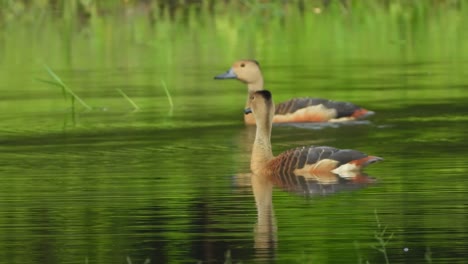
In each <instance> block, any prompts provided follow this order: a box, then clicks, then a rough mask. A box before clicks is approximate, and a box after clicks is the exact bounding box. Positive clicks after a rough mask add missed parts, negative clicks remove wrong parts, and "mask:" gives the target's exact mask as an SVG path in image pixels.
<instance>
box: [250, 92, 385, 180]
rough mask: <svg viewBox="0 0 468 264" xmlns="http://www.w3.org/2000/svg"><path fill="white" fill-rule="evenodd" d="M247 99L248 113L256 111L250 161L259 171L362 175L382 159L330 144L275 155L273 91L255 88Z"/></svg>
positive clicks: (256, 172) (267, 173)
mask: <svg viewBox="0 0 468 264" xmlns="http://www.w3.org/2000/svg"><path fill="white" fill-rule="evenodd" d="M247 103H248V108H246V109H245V114H246V115H247V114H249V113H253V115H254V117H255V120H256V123H257V127H256V134H255V141H254V144H253V148H252V157H251V161H250V168H251V170H252V172H253V173H254V174H256V175H268V176H269V177H271V176H278V175H280V176H281V177H284V176H285V175H293V174H294V175H301V176H304V178H310V177H314V175H317V174H324V173H325V174H326V172H331V173H334V174H337V175H339V176H340V177H343V178H347V177H354V176H355V175H359V172H360V171H361V170H362V169H363V168H364V167H366V166H367V165H369V164H371V163H374V162H377V161H380V160H382V158H380V157H376V156H368V155H367V154H364V153H362V152H359V151H357V150H352V149H343V150H342V149H338V148H334V147H328V146H318V147H315V146H303V147H297V148H294V149H291V150H288V151H285V152H283V153H281V154H280V155H278V156H277V157H274V156H273V152H272V149H271V140H270V138H271V128H272V121H273V116H274V113H275V105H274V103H273V98H272V96H271V93H270V92H269V91H268V90H261V91H257V92H253V93H252V94H251V95H250V97H249V100H248V102H247Z"/></svg>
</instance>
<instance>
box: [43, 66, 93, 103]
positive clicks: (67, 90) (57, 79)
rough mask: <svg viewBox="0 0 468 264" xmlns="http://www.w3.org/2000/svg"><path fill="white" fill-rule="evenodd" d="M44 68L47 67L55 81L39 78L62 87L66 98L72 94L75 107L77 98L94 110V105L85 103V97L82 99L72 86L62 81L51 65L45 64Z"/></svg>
mask: <svg viewBox="0 0 468 264" xmlns="http://www.w3.org/2000/svg"><path fill="white" fill-rule="evenodd" d="M44 68H45V69H46V71H47V73H48V74H49V75H50V76H51V77H52V79H53V81H48V80H44V79H38V80H39V81H41V82H44V83H48V84H52V85H56V86H59V87H60V88H62V94H63V96H64V98H66V96H67V95H69V96H70V98H71V103H72V108H73V109H74V105H75V100H77V101H78V102H79V103H80V104H81V105H82V106H83V107H84V108H86V109H87V110H92V107H91V106H89V105H88V104H87V103H85V101H83V99H81V98H80V97H79V96H78V95H77V94H76V93H75V92H73V90H72V89H71V88H70V87H68V86H67V85H66V84H65V83H64V82H63V81H62V79H61V78H60V77H59V76H58V75H57V74H56V73H55V72H54V71H53V70H52V69H51V68H49V66H47V65H44Z"/></svg>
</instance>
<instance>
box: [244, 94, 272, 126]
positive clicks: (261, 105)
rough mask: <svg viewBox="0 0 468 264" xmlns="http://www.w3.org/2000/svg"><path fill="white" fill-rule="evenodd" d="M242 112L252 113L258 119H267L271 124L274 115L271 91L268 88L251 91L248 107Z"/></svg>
mask: <svg viewBox="0 0 468 264" xmlns="http://www.w3.org/2000/svg"><path fill="white" fill-rule="evenodd" d="M244 113H245V114H246V115H247V114H250V113H252V114H253V115H254V116H255V119H256V120H257V124H258V122H259V121H261V120H263V121H269V123H270V124H271V122H272V120H273V116H274V115H275V104H274V102H273V97H272V96H271V92H270V91H268V90H261V91H256V92H254V93H252V94H251V95H250V97H249V101H248V107H247V108H245V109H244Z"/></svg>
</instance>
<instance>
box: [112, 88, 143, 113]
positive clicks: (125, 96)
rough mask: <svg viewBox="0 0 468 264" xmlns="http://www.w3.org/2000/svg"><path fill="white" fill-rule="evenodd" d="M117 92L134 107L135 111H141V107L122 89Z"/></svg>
mask: <svg viewBox="0 0 468 264" xmlns="http://www.w3.org/2000/svg"><path fill="white" fill-rule="evenodd" d="M117 91H118V92H119V93H120V94H121V95H122V96H123V97H124V98H125V99H126V100H127V101H128V102H129V103H130V104H131V105H132V106H133V108H134V111H138V110H140V107H139V106H138V105H137V104H136V103H135V102H134V101H133V100H132V99H131V98H130V97H128V95H127V94H126V93H124V91H122V89H119V88H117Z"/></svg>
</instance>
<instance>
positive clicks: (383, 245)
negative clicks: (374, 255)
mask: <svg viewBox="0 0 468 264" xmlns="http://www.w3.org/2000/svg"><path fill="white" fill-rule="evenodd" d="M374 215H375V221H376V222H377V231H375V233H374V238H375V240H377V243H378V245H377V246H373V248H374V249H376V250H377V251H379V252H380V253H382V255H383V256H384V259H385V263H386V264H389V263H390V261H389V260H388V254H387V244H388V242H389V241H390V240H391V239H392V238H393V235H394V233H393V232H392V233H390V234H389V235H388V234H387V233H386V232H387V226H383V225H382V223H381V222H380V219H379V215H378V214H377V210H374Z"/></svg>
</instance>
